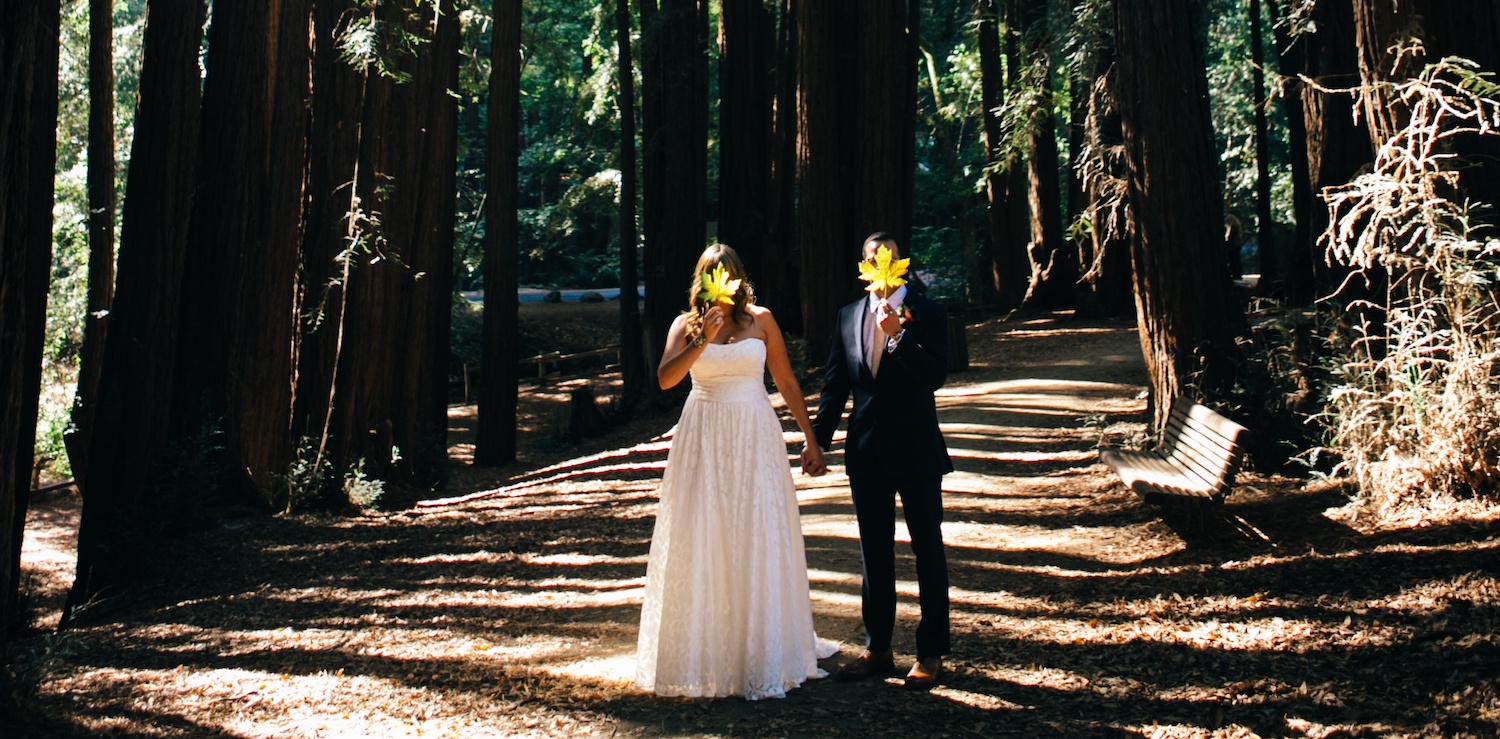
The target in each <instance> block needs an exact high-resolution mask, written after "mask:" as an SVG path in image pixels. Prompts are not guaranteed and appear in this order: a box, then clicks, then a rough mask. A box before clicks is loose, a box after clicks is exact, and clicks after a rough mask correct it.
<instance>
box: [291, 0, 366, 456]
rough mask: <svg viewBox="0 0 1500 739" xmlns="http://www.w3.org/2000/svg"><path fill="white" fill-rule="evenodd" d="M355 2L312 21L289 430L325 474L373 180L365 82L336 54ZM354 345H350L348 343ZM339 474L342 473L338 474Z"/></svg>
mask: <svg viewBox="0 0 1500 739" xmlns="http://www.w3.org/2000/svg"><path fill="white" fill-rule="evenodd" d="M356 16H357V13H356V10H355V6H354V3H353V0H317V2H315V3H314V4H313V15H312V30H311V37H312V58H311V67H312V83H311V84H312V90H313V91H314V94H313V95H312V106H311V114H312V118H311V121H310V123H309V125H308V141H307V149H308V152H309V156H308V161H307V196H306V200H305V204H304V208H305V214H304V216H303V220H304V222H305V224H306V227H305V228H306V230H305V234H304V236H303V244H302V284H301V285H300V289H299V292H300V300H299V303H300V306H301V308H300V311H299V312H300V315H301V316H302V319H303V321H304V323H303V326H302V328H301V335H300V337H299V342H298V352H297V390H296V400H295V404H294V406H293V415H292V431H293V433H294V434H296V435H298V436H300V437H302V443H303V444H304V445H307V446H308V447H309V452H304V453H310V454H311V457H312V459H313V464H314V465H316V466H317V467H318V468H319V471H320V472H322V471H324V469H325V468H326V469H329V470H331V469H333V468H334V467H335V462H337V464H338V465H342V463H343V459H342V456H337V457H336V456H335V455H334V452H336V451H337V450H336V449H335V448H334V447H333V446H331V445H330V443H329V442H330V441H331V440H332V439H333V438H334V437H335V435H337V434H342V433H344V432H343V429H342V427H337V428H336V427H335V425H334V421H335V420H336V419H335V418H334V415H333V405H334V402H335V400H336V398H335V387H336V385H335V383H336V382H337V381H338V379H339V378H338V376H337V369H336V368H337V367H338V357H339V354H340V352H341V351H342V348H343V346H344V345H345V344H346V341H345V331H344V328H345V324H346V320H345V319H346V315H347V313H348V310H347V308H348V305H347V304H348V302H349V291H348V289H347V287H348V285H349V279H350V277H351V276H352V274H353V270H354V266H355V263H354V260H352V259H349V258H341V257H342V255H344V254H345V250H346V249H352V248H353V247H354V245H355V244H354V237H355V236H357V235H358V234H359V220H358V218H357V217H356V215H357V213H358V210H359V208H360V200H359V197H358V189H357V188H359V187H361V186H362V184H361V183H362V182H363V180H364V179H365V178H368V177H370V176H371V175H370V174H369V173H368V172H367V171H366V170H364V169H361V168H359V167H357V166H356V162H357V161H358V158H359V151H360V145H361V142H362V140H363V138H364V137H365V133H366V132H365V129H364V126H363V125H362V123H361V111H362V110H363V108H364V99H365V88H366V76H365V74H364V73H362V72H361V70H360V69H358V68H356V67H355V66H354V65H353V64H350V63H346V62H345V61H344V60H343V59H342V58H341V57H340V52H339V41H340V37H341V36H342V34H343V33H345V32H346V30H347V28H346V24H347V23H349V22H350V21H351V19H353V18H355V17H356ZM351 345H352V344H351ZM338 470H339V472H342V467H338Z"/></svg>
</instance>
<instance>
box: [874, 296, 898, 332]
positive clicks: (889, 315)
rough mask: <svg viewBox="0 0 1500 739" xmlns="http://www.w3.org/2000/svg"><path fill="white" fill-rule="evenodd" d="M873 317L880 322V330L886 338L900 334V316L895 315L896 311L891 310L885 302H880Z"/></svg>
mask: <svg viewBox="0 0 1500 739" xmlns="http://www.w3.org/2000/svg"><path fill="white" fill-rule="evenodd" d="M875 315H876V317H877V318H878V319H879V321H880V330H881V331H884V332H885V335H886V336H895V335H896V334H899V333H901V316H899V315H897V314H896V311H893V310H891V307H890V306H889V305H887V304H886V303H885V301H881V302H880V307H879V308H878V309H876V314H875Z"/></svg>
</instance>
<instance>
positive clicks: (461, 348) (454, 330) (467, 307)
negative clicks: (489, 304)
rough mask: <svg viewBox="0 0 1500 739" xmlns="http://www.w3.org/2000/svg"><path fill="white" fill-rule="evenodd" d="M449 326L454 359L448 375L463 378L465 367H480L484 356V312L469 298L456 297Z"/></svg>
mask: <svg viewBox="0 0 1500 739" xmlns="http://www.w3.org/2000/svg"><path fill="white" fill-rule="evenodd" d="M448 326H449V330H450V332H451V333H450V334H449V338H448V346H449V354H450V355H451V357H452V360H451V361H450V362H449V365H448V374H449V375H450V376H453V377H461V376H463V371H464V365H468V366H470V367H478V366H479V363H480V360H481V359H482V358H483V356H484V312H483V311H482V310H481V309H480V308H479V306H477V305H475V304H473V303H471V302H469V300H468V299H467V298H465V297H463V296H461V295H454V296H453V310H452V313H451V314H450V316H449V320H448Z"/></svg>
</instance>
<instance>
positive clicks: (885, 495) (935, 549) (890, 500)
mask: <svg viewBox="0 0 1500 739" xmlns="http://www.w3.org/2000/svg"><path fill="white" fill-rule="evenodd" d="M942 485H943V478H942V476H940V475H931V476H924V477H922V478H918V479H914V480H897V479H892V478H891V477H890V476H888V475H882V474H880V473H875V474H864V475H860V476H858V477H851V478H850V480H849V488H850V490H851V491H852V494H853V497H854V515H855V518H856V519H857V520H858V522H859V549H860V555H861V558H862V559H863V560H864V585H863V587H862V590H861V595H862V596H863V598H862V609H861V610H862V615H863V616H864V620H865V632H866V634H867V637H866V646H867V648H869V649H870V650H871V651H875V652H883V651H887V650H889V649H890V648H891V631H892V629H894V628H895V626H896V497H897V496H898V495H899V496H900V498H901V509H902V512H903V513H904V515H905V518H906V528H907V530H908V531H909V532H910V533H911V550H912V555H913V556H914V557H915V558H916V562H917V587H918V590H919V591H920V597H919V599H918V600H919V603H920V605H921V607H922V619H921V621H920V622H919V623H918V625H917V658H918V659H926V658H928V657H941V656H943V655H945V654H948V652H949V651H950V646H949V626H948V557H947V554H946V553H944V551H943V531H942V523H943V487H942Z"/></svg>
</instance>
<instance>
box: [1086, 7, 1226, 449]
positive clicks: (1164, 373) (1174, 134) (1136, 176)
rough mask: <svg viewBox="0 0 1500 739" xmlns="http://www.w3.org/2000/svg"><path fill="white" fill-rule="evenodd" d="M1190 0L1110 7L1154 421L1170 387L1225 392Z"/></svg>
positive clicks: (1209, 135)
mask: <svg viewBox="0 0 1500 739" xmlns="http://www.w3.org/2000/svg"><path fill="white" fill-rule="evenodd" d="M1195 8H1196V3H1193V2H1192V1H1191V0H1120V2H1118V3H1117V4H1116V7H1115V42H1116V52H1117V55H1118V56H1117V59H1116V66H1115V73H1116V78H1115V80H1116V82H1117V86H1116V94H1117V100H1118V102H1119V107H1120V113H1121V125H1122V129H1123V132H1124V140H1125V153H1126V162H1127V163H1128V166H1129V178H1128V181H1127V198H1128V202H1129V208H1130V214H1131V217H1130V223H1131V257H1132V262H1133V263H1134V268H1135V288H1136V316H1137V319H1138V321H1139V326H1140V334H1141V349H1142V353H1143V354H1144V355H1145V359H1146V367H1147V371H1148V374H1149V377H1150V382H1151V391H1152V394H1153V405H1154V410H1155V417H1154V419H1153V420H1154V423H1153V426H1154V427H1155V428H1158V429H1159V428H1161V427H1162V426H1163V425H1164V424H1165V421H1166V416H1167V413H1168V411H1169V410H1170V407H1171V404H1172V401H1173V399H1175V398H1177V397H1178V396H1180V395H1183V394H1185V393H1187V394H1198V395H1206V396H1208V397H1215V396H1220V395H1223V394H1225V393H1227V391H1228V388H1229V384H1230V380H1231V379H1232V376H1233V368H1232V366H1231V362H1230V360H1229V358H1228V357H1229V354H1228V353H1229V352H1230V351H1231V350H1232V348H1233V346H1234V344H1233V334H1232V332H1231V330H1230V326H1231V318H1232V317H1233V310H1234V309H1233V307H1232V306H1231V304H1230V303H1229V295H1230V280H1229V268H1228V265H1227V264H1226V263H1225V260H1224V258H1223V253H1224V235H1223V232H1222V229H1221V224H1223V222H1224V211H1223V201H1222V199H1221V198H1220V196H1219V178H1218V169H1217V166H1216V155H1215V149H1214V141H1213V128H1212V121H1211V119H1210V116H1209V107H1208V82H1207V79H1206V74H1205V71H1204V65H1203V52H1202V43H1203V42H1202V38H1201V36H1200V34H1199V33H1198V31H1197V28H1196V26H1195V20H1196V18H1195ZM1194 386H1196V392H1195V387H1194Z"/></svg>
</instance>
